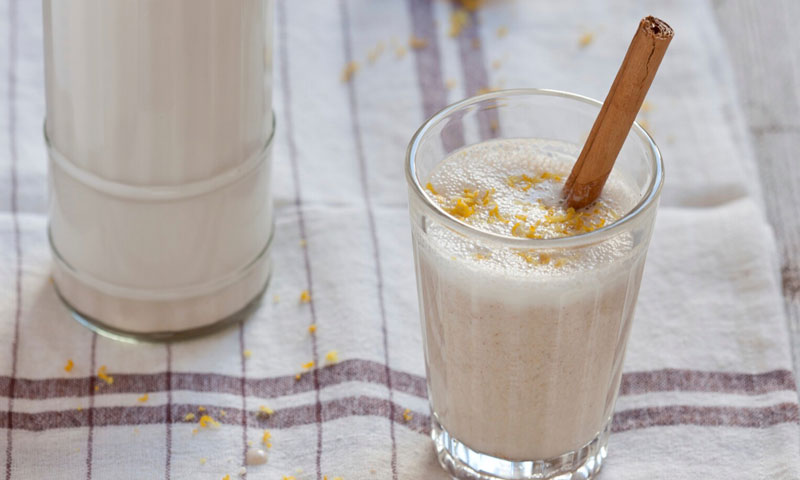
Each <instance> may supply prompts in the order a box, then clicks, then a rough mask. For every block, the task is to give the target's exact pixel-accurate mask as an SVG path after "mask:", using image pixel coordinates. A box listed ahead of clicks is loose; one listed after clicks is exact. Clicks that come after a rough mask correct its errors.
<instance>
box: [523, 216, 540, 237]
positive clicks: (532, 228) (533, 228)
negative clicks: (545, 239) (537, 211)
mask: <svg viewBox="0 0 800 480" xmlns="http://www.w3.org/2000/svg"><path fill="white" fill-rule="evenodd" d="M540 224H541V220H536V223H534V224H533V225H531V226H530V227H528V233H526V234H525V236H526V237H527V238H542V235H541V234H539V233H536V229H537V228H539V225H540Z"/></svg>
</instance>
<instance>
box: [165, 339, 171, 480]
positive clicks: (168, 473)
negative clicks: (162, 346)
mask: <svg viewBox="0 0 800 480" xmlns="http://www.w3.org/2000/svg"><path fill="white" fill-rule="evenodd" d="M166 347H167V373H166V377H167V378H166V381H165V383H166V384H167V385H166V387H167V405H166V408H165V409H164V410H165V416H166V418H165V421H166V424H167V426H166V435H167V439H166V443H167V462H166V465H164V478H166V480H170V477H171V476H172V345H170V344H169V343H168V344H167V345H166Z"/></svg>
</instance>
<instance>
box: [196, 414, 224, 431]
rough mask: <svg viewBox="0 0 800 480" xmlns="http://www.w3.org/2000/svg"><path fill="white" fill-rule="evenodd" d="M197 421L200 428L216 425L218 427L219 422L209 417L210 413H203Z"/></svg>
mask: <svg viewBox="0 0 800 480" xmlns="http://www.w3.org/2000/svg"><path fill="white" fill-rule="evenodd" d="M198 423H199V424H200V427H201V428H207V427H214V428H217V427H219V422H218V421H216V420H214V419H213V418H211V416H210V415H203V416H202V417H200V420H199V421H198Z"/></svg>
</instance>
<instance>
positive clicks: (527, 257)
mask: <svg viewBox="0 0 800 480" xmlns="http://www.w3.org/2000/svg"><path fill="white" fill-rule="evenodd" d="M517 255H519V256H520V257H522V258H524V259H525V261H526V262H528V263H534V262H535V261H536V260H534V258H533V255H531V254H530V253H528V252H517Z"/></svg>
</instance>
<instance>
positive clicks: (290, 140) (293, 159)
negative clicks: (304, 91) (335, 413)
mask: <svg viewBox="0 0 800 480" xmlns="http://www.w3.org/2000/svg"><path fill="white" fill-rule="evenodd" d="M277 3H278V5H277V7H276V9H277V24H278V35H279V40H280V41H279V46H280V48H279V52H280V62H279V64H280V66H281V67H280V73H281V87H282V89H283V105H284V112H283V118H284V126H283V128H284V131H285V132H286V143H287V144H288V147H289V160H290V164H291V167H292V181H293V183H294V191H295V197H294V204H295V208H296V209H297V224H298V228H299V230H300V239H301V240H302V241H304V242H307V241H308V239H307V237H306V222H305V216H304V215H303V208H302V191H301V183H300V168H299V166H298V164H297V146H296V145H295V141H294V121H293V117H292V88H291V83H290V81H289V53H288V48H287V35H286V28H287V19H286V2H277ZM302 250H303V267H304V270H305V274H306V284H307V285H308V291H309V292H311V301H310V302H309V305H308V306H309V308H310V310H311V324H312V325H314V324H316V323H317V311H316V306H315V304H314V284H313V281H312V280H313V278H312V275H311V260H310V258H309V254H308V250H309V249H308V243H306V248H303V249H302ZM311 359H312V360H313V361H314V365H319V356H318V353H317V336H316V335H311ZM308 376H309V375H304V377H308ZM310 377H311V380H312V384H313V387H314V392H315V394H314V421H315V423H316V424H317V452H316V459H315V462H314V463H315V468H316V473H317V480H322V403H321V402H320V378H319V369H316V368H315V369H314V370H313V371H312V372H311V375H310Z"/></svg>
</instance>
